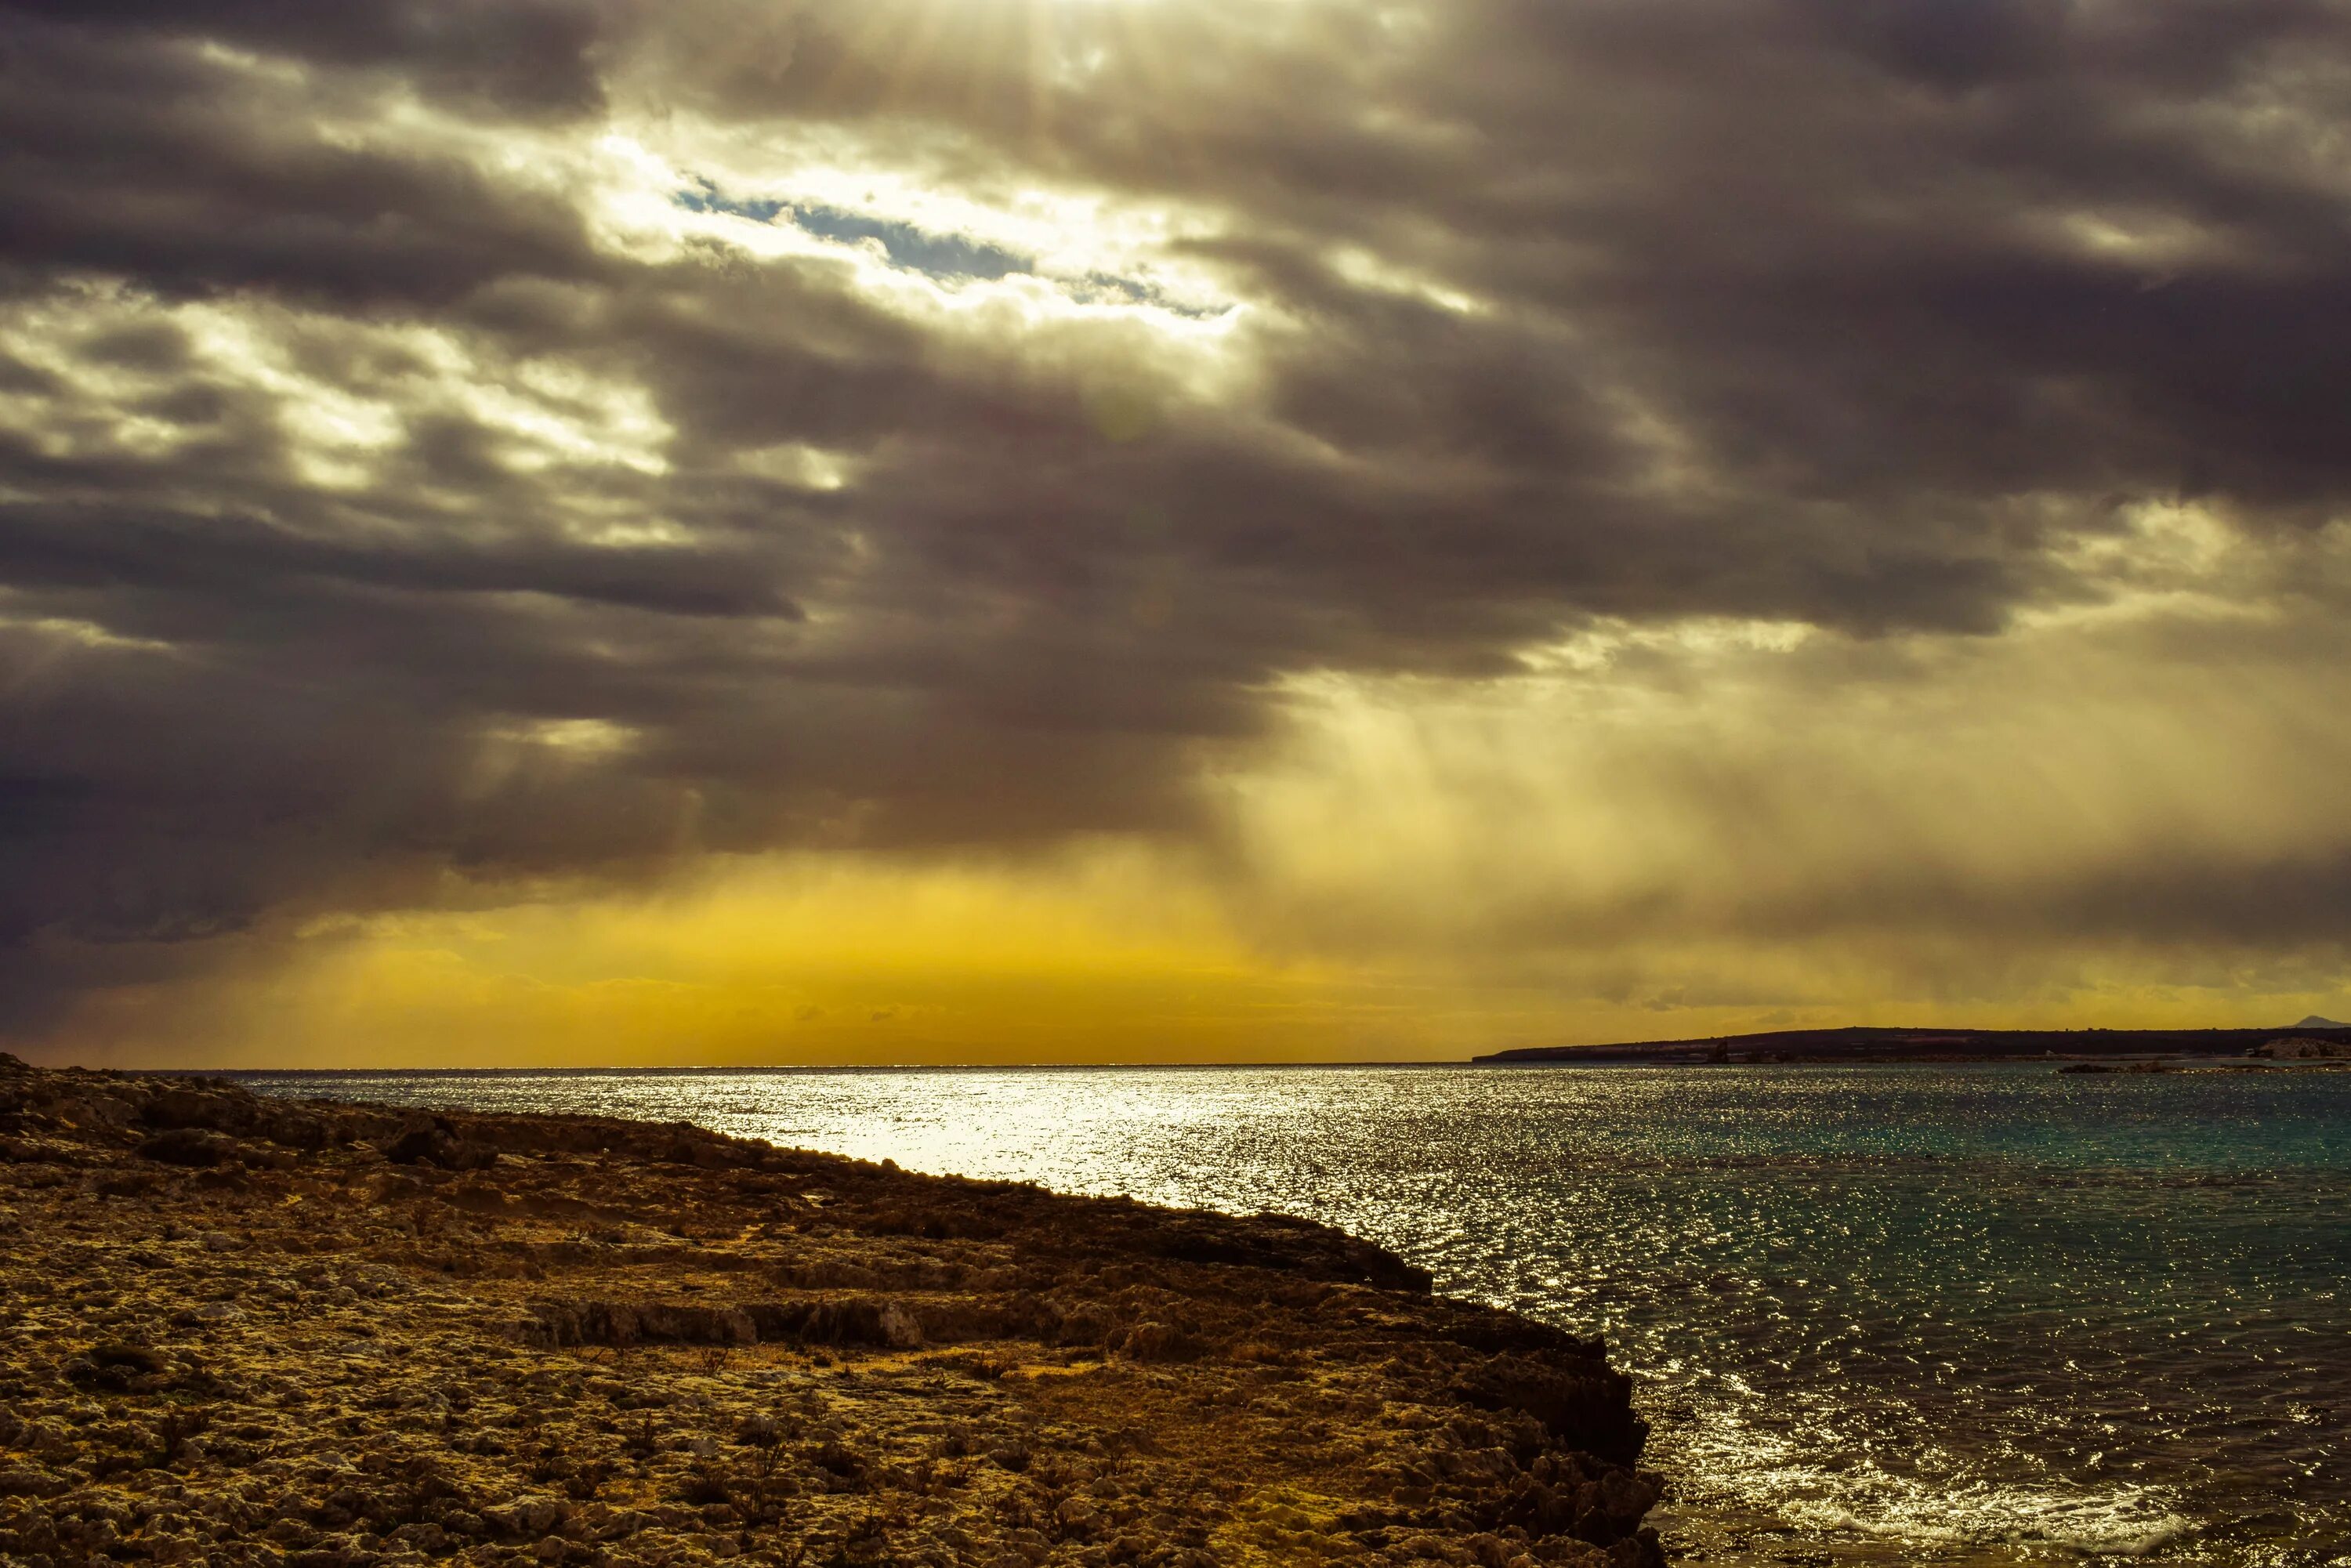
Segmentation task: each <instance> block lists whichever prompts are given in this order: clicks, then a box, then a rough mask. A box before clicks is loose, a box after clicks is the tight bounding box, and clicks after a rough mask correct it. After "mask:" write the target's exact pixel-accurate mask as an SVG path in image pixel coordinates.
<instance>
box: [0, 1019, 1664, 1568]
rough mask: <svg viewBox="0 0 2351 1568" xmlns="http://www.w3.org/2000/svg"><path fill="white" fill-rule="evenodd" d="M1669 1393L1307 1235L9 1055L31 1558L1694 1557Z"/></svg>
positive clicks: (792, 1565)
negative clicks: (1662, 1418) (1659, 1429)
mask: <svg viewBox="0 0 2351 1568" xmlns="http://www.w3.org/2000/svg"><path fill="white" fill-rule="evenodd" d="M1628 1395H1629V1385H1628V1383H1627V1380H1626V1379H1625V1376H1624V1375H1622V1374H1621V1373H1618V1372H1616V1371H1614V1369H1612V1368H1610V1367H1609V1366H1608V1365H1607V1364H1606V1361H1605V1358H1604V1354H1603V1353H1602V1347H1601V1346H1599V1345H1597V1344H1595V1343H1588V1342H1583V1341H1579V1340H1577V1339H1575V1338H1573V1337H1572V1336H1570V1335H1568V1334H1565V1333H1560V1332H1559V1331H1557V1330H1554V1329H1551V1328H1547V1327H1545V1326H1543V1325H1541V1324H1538V1323H1534V1322H1528V1321H1526V1320H1524V1319H1521V1318H1517V1317H1513V1316H1510V1315H1509V1314H1507V1313H1502V1312H1493V1311H1489V1310H1487V1309H1484V1308H1479V1307H1476V1306H1471V1305H1468V1304H1465V1303H1461V1302H1457V1301H1447V1300H1444V1299H1441V1298H1438V1297H1436V1296H1433V1295H1431V1294H1430V1293H1429V1288H1428V1279H1427V1276H1426V1275H1425V1274H1423V1273H1422V1272H1421V1271H1419V1270H1416V1269H1414V1268H1412V1267H1411V1266H1410V1265H1408V1264H1406V1263H1405V1262H1403V1261H1402V1260H1399V1259H1397V1258H1395V1256H1394V1255H1393V1254H1390V1253H1388V1252H1386V1251H1384V1250H1383V1249H1379V1248H1377V1247H1374V1246H1372V1245H1370V1244H1368V1243H1366V1242H1363V1241H1360V1240H1357V1239H1353V1238H1351V1237H1347V1236H1343V1235H1341V1234H1340V1233H1338V1232H1336V1231H1332V1230H1330V1229H1328V1228H1323V1227H1321V1226H1317V1225H1312V1224H1309V1223H1306V1222H1304V1221H1300V1220H1294V1219H1285V1218H1278V1217H1273V1216H1260V1217H1258V1218H1231V1217H1227V1216H1220V1215H1213V1214H1202V1213H1186V1212H1175V1211H1171V1210H1166V1209H1159V1208H1153V1207H1145V1206H1144V1205H1140V1204H1135V1203H1133V1202H1129V1201H1126V1200H1123V1199H1089V1198H1074V1197H1058V1196H1055V1195H1053V1194H1050V1193H1047V1192H1044V1191H1042V1190H1040V1189H1038V1188H1035V1187H1031V1186H1019V1185H1013V1184H1007V1183H990V1182H974V1181H963V1180H956V1179H953V1178H940V1177H930V1176H914V1175H911V1174H908V1173H905V1172H903V1171H899V1170H897V1169H895V1168H894V1167H893V1166H873V1165H868V1164H865V1163H862V1162H860V1161H854V1160H848V1159H841V1158H838V1157H835V1156H831V1155H816V1154H809V1153H805V1152H801V1151H795V1150H784V1149H777V1148H773V1147H770V1146H768V1145H765V1144H759V1143H753V1142H747V1141H744V1140H739V1139H733V1138H726V1137H722V1136H720V1135H718V1134H713V1133H709V1132H705V1131H703V1130H700V1129H698V1128H695V1127H690V1126H684V1125H657V1124H647V1123H641V1122H629V1121H620V1120H613V1119H606V1118H593V1117H569V1116H565V1117H557V1116H546V1117H539V1116H472V1115H455V1116H433V1115H419V1114H414V1113H402V1112H398V1111H393V1110H389V1109H385V1108H381V1107H371V1106H363V1105H350V1104H340V1103H330V1102H323V1101H304V1102H294V1101H286V1100H276V1099H266V1098H261V1097H256V1096H255V1095H253V1094H251V1093H249V1092H246V1091H245V1090H244V1089H242V1088H239V1087H237V1086H235V1085H234V1084H229V1083H225V1082H216V1081H206V1080H189V1079H179V1080H172V1079H158V1078H141V1077H131V1076H125V1075H120V1074H113V1073H98V1072H87V1071H43V1070H39V1069H34V1068H28V1067H26V1066H25V1065H24V1064H23V1063H21V1062H18V1061H16V1060H15V1059H14V1058H12V1057H6V1056H0V1564H6V1565H19V1564H21V1565H24V1568H61V1565H64V1564H84V1563H118V1562H124V1561H144V1562H151V1563H164V1564H171V1563H231V1564H263V1563H266V1564H273V1565H279V1564H282V1565H286V1568H329V1565H333V1568H355V1565H360V1564H423V1563H439V1562H451V1563H611V1564H639V1563H642V1564H682V1563H703V1562H708V1561H735V1562H742V1563H773V1564H778V1565H789V1568H814V1565H820V1564H822V1565H833V1564H851V1563H875V1564H881V1563H892V1564H941V1565H944V1564H966V1563H969V1564H983V1565H989V1568H999V1565H1000V1568H1016V1565H1019V1568H1026V1565H1029V1564H1039V1563H1066V1564H1113V1563H1122V1564H1123V1563H1133V1564H1142V1565H1145V1568H1207V1565H1210V1564H1235V1565H1238V1564H1267V1565H1271V1564H1291V1563H1458V1564H1464V1565H1468V1564H1480V1565H1483V1568H1532V1565H1533V1564H1562V1565H1571V1568H1603V1565H1606V1568H1649V1565H1655V1564H1658V1563H1662V1557H1661V1554H1660V1552H1659V1550H1658V1547H1657V1543H1656V1535H1655V1534H1654V1532H1652V1531H1648V1530H1646V1529H1645V1528H1644V1527H1643V1525H1642V1520H1643V1518H1644V1516H1645V1515H1646V1513H1647V1512H1648V1511H1649V1509H1650V1507H1651V1505H1652V1504H1653V1503H1654V1502H1655V1501H1656V1498H1657V1495H1658V1490H1659V1485H1660V1482H1659V1479H1658V1478H1657V1477H1656V1475H1654V1474H1652V1473H1650V1472H1648V1471H1645V1470H1641V1469H1637V1468H1635V1467H1636V1465H1637V1461H1638V1459H1639V1457H1640V1452H1641V1447H1642V1439H1643V1437H1644V1436H1645V1433H1646V1428H1645V1427H1644V1426H1643V1424H1642V1422H1641V1421H1640V1420H1639V1418H1638V1417H1637V1416H1635V1415H1634V1413H1633V1411H1632V1409H1631V1407H1630V1403H1629V1398H1628Z"/></svg>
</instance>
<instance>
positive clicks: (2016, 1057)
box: [1470, 1025, 2351, 1067]
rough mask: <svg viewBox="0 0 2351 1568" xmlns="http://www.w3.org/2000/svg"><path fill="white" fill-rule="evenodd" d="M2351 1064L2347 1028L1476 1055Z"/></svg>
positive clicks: (1755, 1041)
mask: <svg viewBox="0 0 2351 1568" xmlns="http://www.w3.org/2000/svg"><path fill="white" fill-rule="evenodd" d="M2289 1041H2310V1042H2312V1046H2313V1049H2314V1051H2316V1052H2324V1053H2325V1054H2314V1055H2312V1056H2307V1057H2300V1058H2296V1057H2293V1056H2284V1057H2275V1058H2266V1059H2265V1058H2261V1057H2258V1056H2257V1055H2256V1053H2258V1052H2262V1051H2264V1050H2274V1049H2277V1048H2278V1047H2279V1046H2280V1045H2281V1043H2282V1042H2289ZM2338 1051H2339V1052H2340V1053H2341V1057H2342V1058H2343V1059H2351V1028H2346V1027H2344V1026H2341V1025H2328V1026H2325V1027H2302V1026H2295V1027H2292V1028H2285V1029H2085V1030H1999V1029H1881V1028H1868V1027H1855V1028H1851V1029H1814V1030H1771V1031H1768V1032H1764V1033H1760V1034H1729V1035H1713V1036H1708V1037H1705V1038H1701V1039H1692V1040H1636V1041H1629V1042H1626V1043H1623V1044H1616V1045H1542V1046H1525V1047H1521V1048H1520V1049H1518V1050H1515V1051H1493V1052H1490V1053H1489V1054H1487V1055H1484V1056H1477V1057H1472V1058H1471V1059H1470V1061H1471V1062H1472V1063H1473V1064H1476V1065H1482V1066H1520V1065H1524V1066H1545V1065H1548V1066H1562V1065H1569V1066H1587V1067H1597V1066H1656V1067H1668V1066H1703V1065H1708V1064H1717V1065H1726V1064H1740V1065H1767V1064H1785V1065H1789V1066H1800V1065H1803V1066H1814V1067H1821V1066H1839V1065H1862V1064H1867V1063H1873V1062H1876V1063H1901V1062H1999V1061H2050V1062H2067V1061H2092V1062H2095V1061H2111V1060H2114V1059H2116V1058H2149V1057H2160V1058H2173V1059H2186V1060H2202V1061H2226V1060H2236V1061H2246V1060H2273V1061H2278V1062H2279V1063H2280V1064H2281V1065H2284V1064H2287V1063H2290V1062H2292V1061H2297V1060H2299V1061H2307V1062H2313V1063H2324V1062H2325V1061H2330V1060H2335V1059H2336V1058H2335V1055H2334V1053H2335V1052H2338Z"/></svg>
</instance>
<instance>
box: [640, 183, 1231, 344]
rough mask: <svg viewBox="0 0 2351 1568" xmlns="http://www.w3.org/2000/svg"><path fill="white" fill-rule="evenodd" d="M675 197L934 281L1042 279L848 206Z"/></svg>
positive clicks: (695, 192)
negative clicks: (857, 249) (791, 229)
mask: <svg viewBox="0 0 2351 1568" xmlns="http://www.w3.org/2000/svg"><path fill="white" fill-rule="evenodd" d="M674 200H675V201H676V203H677V204H678V205H679V206H681V207H684V208H685V209H686V210H687V211H688V212H695V213H723V214H726V215H728V216H731V217H738V218H745V219H748V220H749V221H750V222H752V223H755V224H772V223H776V222H778V220H782V221H787V222H789V223H790V224H792V225H794V226H795V227H797V228H799V229H800V230H802V231H803V232H805V233H808V234H811V235H816V236H817V237H818V238H820V239H827V240H832V241H834V242H836V243H838V244H842V245H858V244H862V243H864V242H865V241H868V240H871V241H874V242H876V243H878V244H879V245H880V246H881V247H882V252H883V255H884V256H887V257H888V258H889V260H890V264H891V265H892V266H893V267H902V268H904V269H905V270H906V271H909V272H919V273H922V274H924V275H925V276H926V277H935V278H940V279H946V280H960V279H967V278H970V279H982V280H987V281H993V280H995V279H997V278H999V277H1011V276H1012V275H1014V274H1015V273H1019V274H1021V275H1024V276H1030V277H1033V276H1036V275H1037V259H1036V257H1034V256H1021V255H1019V254H1018V253H1017V252H1014V251H1009V250H1006V249H1005V248H1003V247H1002V246H993V245H989V244H987V243H986V242H985V241H982V240H975V239H967V238H966V237H965V236H963V235H940V234H933V233H930V232H929V231H928V230H925V229H919V228H916V227H915V226H914V225H912V224H907V223H901V222H899V221H897V220H896V219H893V218H877V217H873V216H871V215H870V214H864V213H854V212H850V211H848V210H847V209H845V208H841V207H832V206H825V205H821V204H813V203H810V204H801V203H796V202H787V201H782V200H779V199H778V198H775V197H770V196H731V195H728V194H726V193H725V192H723V191H721V190H719V188H718V187H717V186H716V185H715V184H713V183H710V182H709V181H708V180H699V179H698V180H696V181H695V183H694V184H693V185H691V186H688V187H687V188H685V189H684V190H681V191H679V192H677V193H675V196H674ZM1061 285H1062V287H1063V288H1064V289H1065V290H1066V292H1067V293H1068V294H1069V296H1070V297H1071V298H1072V299H1075V300H1076V301H1078V303H1080V304H1081V305H1142V306H1148V307H1150V308H1153V309H1155V310H1165V311H1166V312H1168V313H1169V314H1170V315H1175V316H1183V317H1187V318H1189V319H1193V320H1213V319H1216V318H1217V317H1220V316H1224V315H1226V314H1228V313H1229V312H1230V310H1231V309H1232V307H1231V306H1229V305H1226V306H1218V307H1215V308H1204V307H1201V306H1197V305H1191V304H1186V303H1185V302H1184V301H1183V300H1181V299H1178V298H1175V297H1174V296H1171V295H1169V294H1168V293H1167V292H1166V291H1165V290H1164V289H1162V288H1160V287H1158V286H1157V285H1156V284H1154V283H1149V282H1144V281H1142V280H1140V279H1137V278H1133V277H1120V276H1119V275H1117V274H1116V273H1110V272H1089V273H1087V274H1086V275H1085V276H1084V277H1081V278H1073V279H1064V280H1061Z"/></svg>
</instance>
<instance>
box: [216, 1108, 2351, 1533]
mask: <svg viewBox="0 0 2351 1568" xmlns="http://www.w3.org/2000/svg"><path fill="white" fill-rule="evenodd" d="M248 1082H255V1083H256V1087H260V1088H264V1089H267V1090H271V1091H275V1092H298V1093H301V1092H308V1093H319V1092H326V1093H332V1094H336V1095H340V1096H344V1097H350V1098H364V1099H378V1100H385V1101H393V1102H399V1103H413V1104H446V1105H465V1106H471V1107H475V1108H479V1109H498V1110H542V1111H581V1112H597V1113H616V1114H624V1115H632V1116H640V1117H647V1118H653V1119H657V1120H671V1119H676V1120H685V1121H692V1122H696V1123H699V1124H703V1125H705V1126H711V1127H716V1128H717V1129H719V1130H721V1131H725V1132H728V1133H734V1134H743V1135H748V1136H755V1137H761V1138H768V1139H771V1140H773V1141H775V1142H777V1143H779V1144H785V1145H800V1146H806V1147H812V1148H820V1149H827V1150H831V1151H834V1152H838V1153H841V1154H848V1155H858V1156H861V1157H864V1158H868V1159H876V1160H879V1159H883V1158H889V1159H894V1160H896V1161H897V1162H898V1163H899V1164H900V1165H902V1166H908V1167H911V1168H914V1169H921V1170H933V1171H941V1172H956V1173H960V1174H964V1175H969V1176H984V1177H989V1178H996V1179H1011V1180H1021V1181H1034V1182H1038V1183H1040V1184H1042V1185H1044V1186H1050V1187H1053V1188H1056V1189H1059V1190H1062V1191H1069V1192H1086V1193H1102V1194H1109V1193H1126V1194H1131V1195H1133V1196H1134V1197H1138V1198H1142V1199H1144V1200H1147V1201H1152V1202H1159V1203H1167V1204H1177V1205H1198V1206H1204V1207H1216V1208H1222V1209H1227V1210H1233V1211H1238V1212H1251V1211H1255V1210H1259V1209H1277V1210H1280V1211H1283V1212H1287V1213H1292V1214H1302V1215H1307V1216H1310V1217H1311V1218H1318V1219H1322V1220H1326V1221H1328V1222H1330V1223H1332V1224H1335V1225H1339V1226H1343V1227H1344V1228H1348V1229H1350V1230H1353V1231H1355V1232H1357V1233H1358V1234H1362V1235H1366V1236H1370V1237H1373V1238H1374V1239H1378V1240H1380V1241H1382V1242H1384V1243H1385V1244H1386V1245H1388V1246H1390V1247H1392V1248H1394V1249H1396V1250H1397V1251H1399V1252H1401V1253H1403V1254H1405V1256H1406V1257H1409V1258H1411V1259H1413V1260H1415V1261H1416V1262H1419V1263H1421V1264H1423V1265H1424V1266H1426V1267H1427V1268H1429V1269H1430V1270H1433V1271H1434V1272H1435V1274H1436V1276H1437V1284H1438V1288H1439V1289H1441V1290H1444V1291H1449V1292H1452V1293H1455V1294H1458V1295H1463V1296H1468V1297H1473V1298H1477V1299H1479V1300H1483V1301H1491V1302H1494V1303H1497V1304H1499V1305H1505V1306H1509V1307H1511V1308H1514V1309H1516V1310H1519V1311H1521V1312H1528V1313H1531V1314H1532V1315H1535V1316H1538V1317H1541V1318H1545V1319H1549V1320H1551V1321H1553V1322H1560V1323H1562V1324H1563V1325H1565V1326H1567V1327H1570V1328H1572V1329H1574V1330H1576V1331H1578V1332H1581V1333H1600V1334H1604V1335H1605V1336H1606V1337H1607V1338H1608V1339H1609V1340H1610V1342H1611V1343H1612V1344H1614V1346H1615V1347H1616V1352H1617V1354H1618V1356H1619V1359H1620V1360H1621V1361H1622V1362H1623V1363H1624V1364H1625V1365H1626V1366H1627V1367H1628V1368H1629V1369H1630V1370H1631V1371H1633V1372H1634V1374H1635V1376H1636V1377H1637V1378H1638V1379H1639V1380H1640V1382H1641V1385H1642V1399H1643V1402H1644V1405H1645V1406H1646V1408H1647V1409H1648V1410H1649V1411H1650V1412H1651V1414H1652V1416H1653V1417H1654V1418H1655V1420H1656V1426H1657V1437H1656V1444H1655V1447H1654V1449H1653V1456H1654V1458H1655V1461H1656V1462H1657V1463H1658V1464H1659V1465H1660V1466H1661V1467H1663V1468H1666V1469H1668V1470H1669V1471H1670V1472H1671V1473H1673V1474H1674V1475H1675V1476H1676V1477H1677V1480H1678V1493H1679V1495H1678V1498H1677V1501H1676V1503H1675V1505H1674V1507H1673V1508H1672V1509H1671V1510H1669V1511H1668V1522H1669V1524H1670V1526H1671V1527H1672V1528H1673V1529H1675V1530H1676V1531H1677V1532H1679V1533H1680V1534H1681V1535H1682V1536H1683V1537H1684V1539H1685V1540H1686V1541H1687V1542H1689V1543H1690V1544H1692V1545H1694V1546H1701V1547H1703V1548H1704V1549H1705V1550H1706V1551H1707V1552H1708V1560H1709V1561H1710V1562H1712V1563H1749V1562H1752V1563H1764V1562H1770V1561H1773V1560H1774V1558H1773V1557H1772V1555H1771V1554H1772V1553H1773V1552H1784V1551H1786V1550H1788V1549H1790V1548H1791V1547H1792V1545H1801V1547H1802V1549H1803V1550H1805V1551H1809V1552H1814V1553H1816V1554H1818V1553H1826V1554H1827V1560H1834V1561H1846V1560H1851V1561H1876V1562H1896V1561H1898V1562H1904V1563H1930V1562H1945V1563H2018V1564H2022V1563H2041V1562H2044V1561H2046V1562H2057V1561H2078V1560H2079V1557H2080V1556H2081V1555H2082V1554H2085V1553H2087V1554H2092V1555H2108V1554H2114V1555H2132V1556H2146V1557H2148V1558H2150V1559H2151V1560H2154V1561H2160V1562H2168V1563H2212V1564H2227V1565H2230V1568H2255V1565H2257V1564H2258V1565H2261V1568H2325V1565H2329V1564H2338V1563H2344V1562H2351V1464H2346V1460H2351V1441H2346V1429H2347V1428H2351V1075H2345V1074H2334V1075H2317V1074H2308V1075H2304V1074H2279V1075H2258V1074H2253V1075H2224V1074H2193V1075H2186V1074H2183V1075H2169V1076H2162V1077H2147V1076H2139V1077H2130V1078H2114V1077H2109V1078H2086V1079H2085V1078H2059V1077H2057V1076H2056V1075H2055V1074H2053V1073H2052V1072H2051V1071H2049V1070H2048V1069H2047V1068H2046V1067H2029V1068H1923V1069H1912V1068H1865V1069H1805V1068H1777V1069H1758V1070H1749V1069H1738V1068H1727V1069H1708V1070H1693V1071H1637V1070H1635V1071H1626V1070H1619V1071H1608V1070H1548V1071H1546V1070H1518V1071H1510V1070H1476V1069H1462V1068H1418V1069H1414V1068H1343V1069H1278V1068H1277V1069H1230V1068H1213V1069H1212V1068H1201V1069H1130V1070H1100V1069H1071V1070H1044V1069H1040V1070H1027V1071H983V1070H947V1071H774V1072H734V1071H707V1072H598V1073H589V1072H580V1073H545V1072H538V1073H486V1074H465V1073H444V1074H423V1073H419V1074H333V1075H324V1076H313V1075H300V1076H296V1075H287V1076H276V1077H260V1078H252V1079H248ZM1782 1531H1792V1532H1793V1533H1792V1534H1790V1533H1781V1532H1782Z"/></svg>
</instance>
